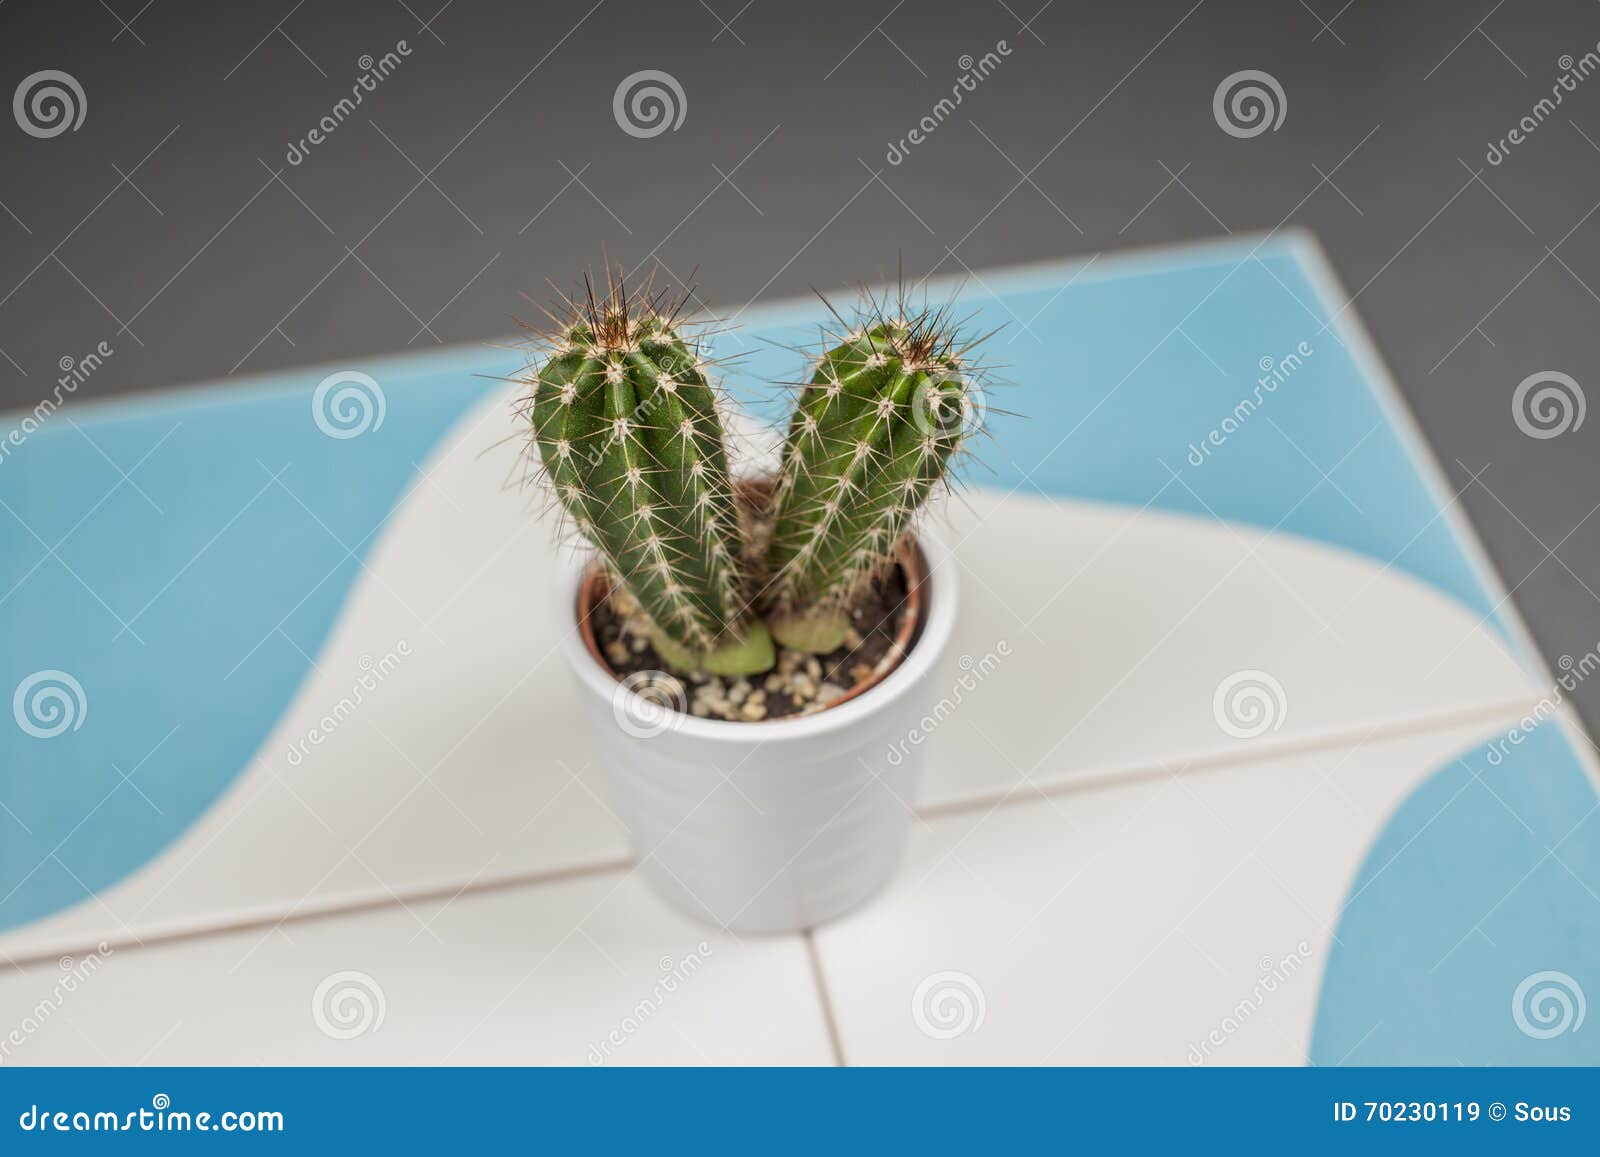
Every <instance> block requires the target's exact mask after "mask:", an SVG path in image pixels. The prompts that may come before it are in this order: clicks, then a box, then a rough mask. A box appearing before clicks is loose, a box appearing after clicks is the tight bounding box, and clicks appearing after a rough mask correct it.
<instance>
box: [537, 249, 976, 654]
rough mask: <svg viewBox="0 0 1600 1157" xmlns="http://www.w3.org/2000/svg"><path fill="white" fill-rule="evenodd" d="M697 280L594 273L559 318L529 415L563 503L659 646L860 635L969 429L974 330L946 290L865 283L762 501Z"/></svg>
mask: <svg viewBox="0 0 1600 1157" xmlns="http://www.w3.org/2000/svg"><path fill="white" fill-rule="evenodd" d="M688 297H689V294H688V293H685V294H684V295H683V296H682V297H680V298H678V299H677V300H676V301H674V302H670V303H668V302H665V301H664V295H653V294H652V293H651V292H650V289H649V286H648V285H646V287H645V288H644V290H643V291H642V292H640V293H637V294H630V293H629V291H628V289H627V288H626V286H625V285H624V283H623V279H622V276H621V275H620V274H613V273H611V272H610V271H609V270H608V271H607V276H606V283H605V286H604V288H603V290H601V291H600V292H599V293H598V294H597V292H596V289H595V287H594V285H593V284H592V282H591V281H590V280H589V279H586V280H585V291H584V293H583V294H582V295H581V296H580V297H577V298H567V299H566V306H567V312H566V314H565V316H562V317H557V318H554V320H555V322H556V325H555V329H554V331H553V332H552V333H551V334H549V335H548V342H549V350H548V354H547V356H546V357H545V358H544V360H543V362H542V364H541V365H540V367H539V369H538V372H537V375H536V377H535V379H534V380H533V381H532V382H531V383H530V384H531V386H532V392H531V394H530V396H529V397H528V398H527V399H526V415H525V416H526V417H527V419H528V420H529V422H530V425H531V427H532V434H533V438H532V441H533V445H534V447H535V448H536V450H537V457H538V460H539V463H540V466H541V468H542V470H543V473H544V475H545V477H546V479H547V481H548V482H549V484H550V487H551V489H552V491H553V493H554V495H555V498H556V501H557V503H558V504H559V506H560V507H561V508H562V509H563V510H564V511H565V512H566V514H567V515H568V516H569V518H570V520H571V521H572V522H573V523H574V524H575V526H576V528H577V530H578V531H579V532H580V533H581V534H582V535H583V537H585V538H586V539H588V541H589V542H590V543H591V544H592V545H593V546H594V548H595V550H596V551H597V552H598V553H599V555H600V558H601V559H602V561H603V562H604V564H605V566H606V567H607V569H608V571H609V573H610V576H611V579H612V581H613V583H614V584H616V585H617V586H620V588H621V589H622V590H624V591H626V592H627V593H628V594H629V595H631V596H632V598H633V600H634V601H636V602H637V603H638V604H639V606H640V607H641V608H642V609H643V610H644V612H645V614H646V615H647V616H648V617H649V619H650V623H651V642H652V643H653V644H654V646H655V650H656V653H657V655H658V656H659V657H660V658H661V659H662V661H663V662H665V663H666V664H667V665H669V666H671V667H674V668H677V669H678V670H680V671H687V672H697V671H698V672H704V673H706V674H710V675H728V676H743V675H752V674H757V673H760V672H762V671H766V670H767V669H769V668H771V667H772V666H773V665H774V663H775V660H776V655H775V652H774V639H776V640H777V641H778V642H779V643H782V644H783V645H784V646H786V647H791V648H794V649H796V650H801V651H807V652H811V653H814V654H825V653H827V652H830V651H833V650H835V649H837V648H838V647H840V646H841V645H843V644H844V643H845V642H846V640H847V638H848V636H849V633H850V627H851V620H850V613H851V611H852V609H853V608H854V607H855V606H856V602H857V600H858V598H859V597H860V595H861V594H862V592H863V591H864V590H865V589H866V587H867V586H868V584H869V583H870V582H871V581H872V580H873V579H874V578H875V577H877V576H878V575H880V574H881V573H882V572H883V571H884V569H885V568H886V567H887V566H889V565H890V564H891V563H892V562H893V560H894V559H895V557H896V556H897V552H898V551H899V549H900V544H901V542H902V540H903V539H904V537H905V536H906V534H907V532H908V531H909V530H910V528H911V525H912V523H913V521H914V520H915V518H916V516H917V513H918V512H919V511H920V510H921V509H922V508H923V506H924V504H925V503H926V502H927V500H928V498H929V496H930V494H931V493H932V492H933V490H934V489H935V488H936V487H937V486H939V485H941V484H942V483H944V482H945V481H946V479H947V477H948V471H949V469H950V466H951V463H952V460H953V458H954V457H955V455H956V454H958V453H959V452H961V451H962V450H963V448H964V441H965V439H966V436H967V433H968V430H967V426H968V425H969V418H970V417H971V415H972V412H973V410H974V408H975V403H976V400H977V391H976V385H975V383H976V381H977V375H978V372H979V371H978V368H977V367H976V366H975V365H974V364H973V363H972V362H971V361H970V359H969V357H968V355H969V352H970V350H971V349H972V347H973V346H974V345H976V344H977V343H976V342H965V341H964V339H963V338H962V337H961V336H960V334H959V333H958V330H959V327H958V326H957V325H956V324H955V322H954V321H953V320H952V319H951V317H950V313H949V308H948V307H945V308H939V309H926V308H924V309H920V310H916V309H912V310H908V309H907V308H906V301H905V294H904V291H903V290H902V292H901V293H900V295H899V296H898V298H897V299H896V300H895V302H894V305H893V307H892V308H891V306H890V303H889V300H888V299H887V298H883V299H878V298H874V297H872V296H871V295H868V296H867V298H866V300H865V304H864V306H863V308H862V310H861V316H860V318H859V319H858V321H857V323H856V324H855V326H854V327H853V328H850V327H847V328H848V329H849V332H848V333H847V334H846V336H845V337H844V339H843V340H842V341H838V342H837V343H836V344H835V343H833V342H830V343H829V344H832V345H833V348H831V349H827V350H826V352H824V353H823V355H822V357H821V358H820V359H819V361H818V362H817V364H816V368H815V372H814V374H813V375H812V377H811V381H810V382H808V383H806V384H804V385H803V386H801V387H800V396H799V399H798V401H797V404H796V407H795V410H794V414H793V416H792V417H791V419H790V422H789V430H788V438H787V441H786V444H785V448H784V454H783V461H782V466H781V469H780V472H779V475H778V477H777V478H776V479H775V480H774V481H773V483H772V485H771V487H770V493H768V494H767V495H766V501H765V504H764V507H763V509H762V511H760V512H759V514H757V513H755V512H753V511H751V510H749V509H748V508H747V505H746V502H745V501H743V500H741V497H740V495H739V494H738V493H737V492H736V490H735V487H734V484H733V481H732V479H731V476H730V474H729V469H728V457H727V450H726V446H725V442H724V437H723V429H722V423H721V419H720V417H719V413H718V404H717V394H716V390H715V388H714V386H713V384H712V382H711V379H710V366H709V364H708V363H707V362H706V360H705V359H704V358H702V357H701V356H700V353H699V350H698V348H697V346H696V345H695V343H694V342H693V341H692V340H690V339H688V338H686V337H685V336H683V334H682V332H681V331H680V327H679V325H678V322H677V315H678V313H679V311H680V310H681V309H682V307H683V305H684V303H685V302H686V301H687V299H688ZM835 316H838V315H837V314H836V315H835ZM841 324H843V323H842V322H841ZM759 491H760V488H759V487H757V488H756V490H754V491H752V493H755V492H759ZM758 579H759V580H760V582H761V584H762V585H761V588H760V590H759V591H757V590H755V589H754V588H755V586H756V583H757V580H758ZM763 620H765V621H763Z"/></svg>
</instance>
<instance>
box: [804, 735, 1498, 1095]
mask: <svg viewBox="0 0 1600 1157" xmlns="http://www.w3.org/2000/svg"><path fill="white" fill-rule="evenodd" d="M1492 730H1493V726H1492V724H1481V725H1479V726H1478V727H1476V728H1458V729H1454V730H1449V731H1442V732H1429V733H1427V734H1424V735H1419V736H1415V737H1410V738H1404V739H1396V740H1391V741H1387V742H1372V743H1367V744H1362V745H1357V746H1351V747H1347V748H1344V749H1339V750H1328V751H1320V752H1317V753H1314V754H1308V755H1302V756H1291V757H1283V758H1269V759H1266V760H1262V761H1259V762H1249V763H1238V764H1234V765H1231V766H1228V767H1224V768H1214V769H1211V770H1204V771H1201V770H1195V769H1186V770H1184V769H1175V771H1174V773H1171V774H1167V773H1163V774H1160V775H1158V776H1155V777H1152V778H1149V779H1143V780H1137V781H1127V782H1121V783H1116V784H1113V785H1111V786H1107V787H1101V788H1094V789H1088V790H1081V791H1072V792H1066V793H1062V794H1059V795H1054V796H1052V797H1050V798H1038V797H1035V802H1031V803H1020V804H1008V805H1002V806H999V807H995V808H990V809H980V810H976V811H968V812H961V813H956V814H952V815H949V816H945V817H943V818H938V819H934V820H931V821H928V822H926V823H924V824H922V825H921V826H920V830H919V832H918V834H917V836H916V838H915V839H914V840H913V845H912V850H911V852H910V853H909V856H908V862H907V864H906V865H905V868H904V870H903V872H902V873H901V876H900V878H899V880H898V882H897V883H896V884H895V885H894V887H893V888H892V889H891V891H890V892H889V893H887V894H886V895H885V896H884V897H883V898H882V899H881V900H879V901H878V902H877V903H875V904H872V905H870V906H869V907H867V908H865V909H863V910H861V911H860V912H858V913H856V914H853V915H851V916H849V917H847V918H845V919H844V920H843V921H840V922H839V923H837V924H833V925H830V926H828V927H827V928H824V929H821V930H820V931H819V932H818V933H817V947H818V950H819V953H820V957H821V960H822V964H823V971H824V975H825V977H826V980H827V983H828V987H829V991H830V993H831V995H832V1001H833V1007H834V1010H835V1013H836V1016H837V1020H838V1026H839V1033H840V1038H841V1042H842V1046H843V1050H844V1057H845V1060H846V1062H847V1063H850V1064H941V1065H945V1064H956V1065H960V1064H1017V1065H1032V1064H1040V1063H1045V1064H1180V1065H1181V1064H1186V1063H1188V1064H1194V1063H1206V1064H1228V1065H1233V1064H1304V1063H1306V1052H1307V1049H1308V1048H1309V1044H1310V1033H1311V1025H1312V1017H1313V1013H1314V1010H1315V1006H1316V999H1317V995H1318V991H1319V987H1320V984H1321V976H1322V971H1323V965H1324V963H1325V961H1326V958H1327V955H1328V949H1329V947H1330V944H1331V942H1332V941H1331V937H1332V936H1333V934H1334V931H1335V926H1336V924H1337V920H1338V916H1339V912H1340V910H1341V905H1343V904H1344V903H1345V902H1346V898H1347V897H1348V895H1349V891H1350V887H1351V883H1352V881H1353V879H1354V878H1355V874H1356V872H1357V870H1358V869H1359V866H1360V864H1361V861H1362V859H1363V858H1364V856H1365V855H1366V853H1367V849H1368V848H1369V847H1370V846H1371V843H1372V841H1373V839H1374V838H1375V837H1376V836H1377V834H1378V832H1379V831H1380V830H1381V828H1382V826H1383V824H1384V823H1385V822H1386V821H1387V820H1388V818H1389V817H1390V816H1391V815H1392V813H1393V811H1394V809H1395V808H1396V807H1397V806H1398V804H1399V803H1400V802H1401V801H1402V800H1403V799H1404V798H1405V796H1406V795H1407V794H1408V793H1409V792H1410V791H1411V790H1412V789H1413V788H1415V787H1416V786H1417V785H1418V784H1419V783H1420V782H1421V781H1422V780H1424V779H1425V778H1427V777H1428V776H1429V775H1431V774H1432V773H1433V772H1434V771H1435V770H1437V769H1438V768H1439V767H1440V766H1441V765H1443V764H1444V763H1445V762H1447V761H1448V760H1449V759H1451V758H1453V757H1454V756H1455V755H1456V754H1458V753H1459V752H1460V751H1461V750H1462V749H1464V748H1466V747H1468V746H1469V745H1471V744H1472V743H1473V742H1474V741H1481V739H1482V737H1483V736H1484V735H1485V734H1487V733H1489V732H1490V731H1492ZM919 988H920V989H921V992H920V994H919ZM919 995H920V996H921V998H922V999H921V1001H920V1003H919V1000H918V997H919ZM980 1000H981V1008H982V1019H981V1023H980V1022H979V1019H978V1010H979V1007H980ZM1242 1002H1243V1003H1245V1004H1246V1005H1247V1012H1248V1015H1244V1016H1240V1014H1239V1011H1238V1010H1239V1008H1240V1006H1241V1003H1242ZM918 1008H920V1009H921V1010H922V1012H921V1017H922V1024H921V1025H919V1021H918V1013H917V1011H916V1010H917V1009H918ZM1235 1021H1237V1022H1238V1023H1237V1026H1235V1025H1234V1022H1235ZM924 1026H925V1027H926V1030H925V1027H924ZM957 1029H960V1030H961V1031H959V1032H956V1031H955V1030H957ZM1213 1031H1216V1032H1217V1033H1218V1035H1219V1036H1220V1037H1221V1043H1220V1044H1218V1043H1215V1041H1213V1040H1210V1039H1208V1038H1210V1034H1211V1033H1212V1032H1213Z"/></svg>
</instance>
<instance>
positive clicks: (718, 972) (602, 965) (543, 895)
mask: <svg viewBox="0 0 1600 1157" xmlns="http://www.w3.org/2000/svg"><path fill="white" fill-rule="evenodd" d="M74 966H75V968H76V969H77V970H78V973H79V974H83V973H85V972H86V971H87V975H84V976H82V977H81V979H76V980H74V982H73V983H72V984H71V985H70V987H71V991H65V992H64V991H62V989H61V987H60V985H61V982H62V980H63V978H64V977H66V976H68V975H69V974H68V973H67V972H64V971H62V970H61V969H60V968H59V966H58V965H56V964H54V963H49V962H46V963H42V964H39V965H35V966H31V967H28V968H24V969H13V970H10V971H8V972H6V973H4V974H0V1010H3V1011H0V1062H3V1063H5V1064H26V1065H40V1064H48V1065H66V1064H150V1065H168V1064H171V1065H185V1064H203V1065H214V1064H239V1065H251V1064H313V1065H335V1064H562V1065H585V1064H596V1063H609V1064H622V1065H655V1064H831V1063H832V1053H831V1051H830V1046H829V1043H828V1037H827V1030H826V1024H825V1021H824V1019H823V1015H822V1011H821V1006H820V1003H819V1000H818V997H817V992H816V986H815V982H814V977H813V975H812V972H811V969H810V965H809V962H808V959H807V954H806V948H805V945H804V942H803V941H801V940H800V939H799V938H798V937H782V938H762V939H754V940H745V941H740V940H738V939H735V938H733V937H728V936H723V935H719V934H717V933H714V932H709V931H707V930H706V929H703V928H701V927H699V926H697V925H694V924H691V923H689V922H687V921H686V920H684V919H682V918H681V917H679V916H677V915H675V914H674V913H673V912H672V911H671V910H669V909H668V908H667V907H666V906H665V905H663V904H661V903H660V902H659V901H657V900H656V899H655V898H654V897H653V896H651V895H649V894H648V893H647V892H646V891H645V888H644V885H643V884H642V883H641V882H640V881H638V880H637V879H636V878H634V877H633V876H632V875H631V874H629V873H624V872H621V871H613V872H605V873H600V874H596V875H593V876H588V877H584V878H580V879H572V880H566V881H563V882H559V883H550V884H545V885H539V886H531V887H520V888H509V889H504V890H497V891H492V892H486V893H479V894H475V895H474V894H469V895H464V896H461V897H459V898H457V899H455V900H454V901H453V902H449V903H445V902H431V903H427V904H417V905H412V906H410V908H409V909H408V908H403V907H399V906H389V907H385V908H382V909H376V910H372V911H368V912H362V913H352V914H346V915H342V916H331V917H323V918H316V919H311V920H306V921H300V922H293V923H290V924H286V925H284V926H282V927H281V928H279V929H277V930H275V931H274V930H262V929H254V930H241V931H237V932H231V933H226V934H213V935H209V936H205V937H201V938H198V939H194V940H185V941H174V942H172V943H169V944H164V945H153V946H151V947H148V948H125V949H113V950H112V952H111V954H110V955H109V956H106V957H103V958H100V959H98V960H96V961H95V962H94V963H93V964H92V965H90V964H86V963H85V961H84V960H82V959H79V960H78V961H76V962H75V964H74ZM346 973H347V974H351V975H350V976H347V977H341V976H340V974H346ZM329 978H333V979H332V980H331V981H330V979H329ZM319 986H322V987H325V988H326V991H327V998H326V999H325V1000H324V1001H322V1002H321V1004H320V1005H319V1004H318V1002H317V1001H316V996H317V993H318V990H319ZM380 993H381V1009H382V1016H381V1022H380V1020H379V1018H378V1015H377V1010H378V1008H379V1000H380V997H379V994H380ZM363 1001H364V1002H365V1003H364V1004H363ZM41 1005H43V1006H44V1007H43V1010H42V1015H41V1011H40V1009H41ZM319 1007H320V1009H321V1010H322V1016H323V1019H324V1022H325V1023H326V1024H327V1025H329V1026H331V1028H332V1030H333V1032H334V1034H335V1035H330V1033H329V1032H325V1031H324V1030H323V1028H321V1027H319V1024H318V1020H317V1015H316V1013H315V1012H314V1009H315V1008H319ZM363 1026H365V1030H364V1031H356V1030H361V1029H362V1028H363ZM13 1031H15V1032H16V1033H17V1035H18V1036H20V1043H18V1041H17V1039H16V1038H15V1037H13V1038H11V1039H9V1040H8V1039H7V1038H6V1036H5V1034H6V1033H8V1032H13ZM352 1032H353V1034H354V1035H348V1034H349V1033H352ZM340 1033H346V1034H347V1035H338V1034H340Z"/></svg>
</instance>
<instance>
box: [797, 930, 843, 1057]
mask: <svg viewBox="0 0 1600 1157" xmlns="http://www.w3.org/2000/svg"><path fill="white" fill-rule="evenodd" d="M800 937H801V939H803V940H804V941H805V944H806V960H807V962H808V963H810V965H811V978H812V979H813V980H814V981H816V985H817V1001H818V1003H819V1004H820V1005H821V1006H822V1022H823V1024H824V1025H826V1026H827V1030H828V1047H829V1048H830V1049H832V1050H833V1063H834V1065H835V1067H837V1068H848V1067H849V1066H848V1065H847V1064H846V1063H845V1059H844V1044H843V1043H842V1042H841V1041H840V1039H839V1018H838V1017H837V1016H835V1015H834V1011H833V996H832V994H831V993H830V992H829V991H828V980H827V976H826V974H825V973H824V972H823V970H822V954H821V953H820V952H818V951H817V933H816V929H815V928H802V929H801V930H800Z"/></svg>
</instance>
